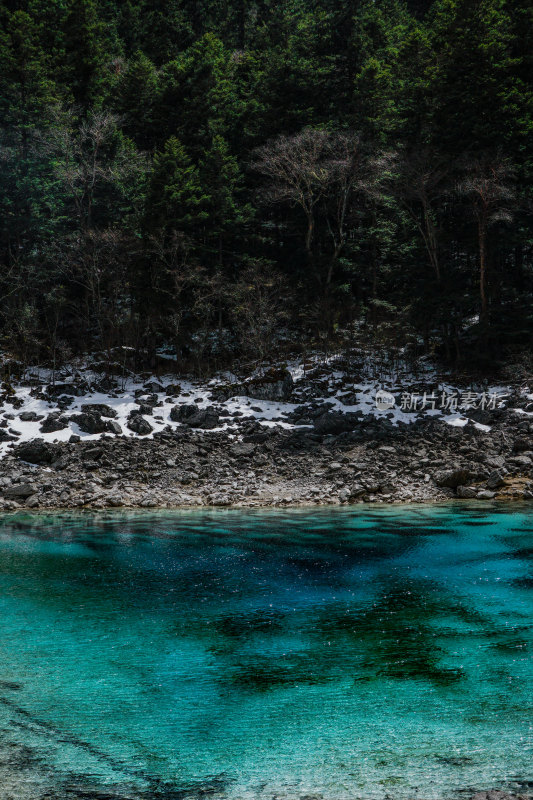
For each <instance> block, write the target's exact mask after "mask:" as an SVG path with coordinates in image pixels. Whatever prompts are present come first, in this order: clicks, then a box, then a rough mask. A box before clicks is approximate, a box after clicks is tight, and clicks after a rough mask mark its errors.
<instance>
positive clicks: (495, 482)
mask: <svg viewBox="0 0 533 800" xmlns="http://www.w3.org/2000/svg"><path fill="white" fill-rule="evenodd" d="M504 483H505V481H504V478H503V475H502V473H501V472H500V470H499V469H494V470H493V471H492V472H491V473H490V475H489V477H488V478H487V489H499V488H500V486H503V484H504Z"/></svg>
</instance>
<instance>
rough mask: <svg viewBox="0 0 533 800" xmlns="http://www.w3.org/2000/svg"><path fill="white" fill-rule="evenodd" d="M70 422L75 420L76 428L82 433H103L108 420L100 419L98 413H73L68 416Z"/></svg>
mask: <svg viewBox="0 0 533 800" xmlns="http://www.w3.org/2000/svg"><path fill="white" fill-rule="evenodd" d="M70 421H71V422H75V423H76V425H77V426H78V428H79V429H80V430H81V431H83V432H84V433H105V431H107V429H108V428H107V423H108V421H107V420H105V419H102V417H100V416H99V415H98V414H89V413H87V412H84V413H82V414H74V415H73V416H72V417H70Z"/></svg>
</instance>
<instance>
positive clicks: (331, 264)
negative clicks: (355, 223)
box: [252, 128, 375, 327]
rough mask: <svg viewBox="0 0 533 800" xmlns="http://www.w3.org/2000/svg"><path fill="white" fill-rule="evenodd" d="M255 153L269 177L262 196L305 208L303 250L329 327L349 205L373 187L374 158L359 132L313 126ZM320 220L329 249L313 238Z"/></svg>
mask: <svg viewBox="0 0 533 800" xmlns="http://www.w3.org/2000/svg"><path fill="white" fill-rule="evenodd" d="M254 155H255V160H254V162H253V164H252V166H253V168H254V169H255V170H256V171H257V172H260V173H261V174H263V175H264V176H265V177H266V178H267V179H268V184H267V186H266V189H265V190H264V192H263V193H262V199H263V200H264V201H266V202H270V203H276V204H278V203H279V204H287V205H288V206H292V207H295V208H299V209H301V211H303V214H304V218H305V228H304V232H303V233H304V235H303V240H304V247H305V252H306V254H307V259H308V263H309V267H310V269H311V271H312V273H313V275H314V276H315V279H316V281H317V283H318V284H319V286H320V289H321V294H322V302H323V309H324V315H325V317H326V319H325V321H326V323H327V325H328V327H329V326H330V324H331V314H330V293H331V285H332V281H333V278H334V274H335V268H336V266H337V265H338V263H339V259H340V256H341V254H342V252H343V250H344V248H345V245H346V242H347V238H348V234H349V231H348V223H349V220H350V218H351V212H352V211H353V207H354V205H355V204H356V202H357V200H359V201H361V200H363V198H364V197H365V196H366V195H368V194H369V193H370V192H371V191H372V190H373V188H374V187H375V169H374V166H375V162H372V161H371V160H370V159H368V158H367V157H366V156H365V154H364V152H363V148H362V145H361V141H360V138H359V136H358V135H357V134H355V133H345V132H332V131H327V130H320V129H314V128H304V129H303V130H302V131H300V132H299V133H297V134H294V135H293V136H279V137H278V138H277V139H274V140H273V141H271V142H269V143H267V144H266V145H264V146H263V147H260V148H258V149H257V150H256V151H255V154H254ZM319 224H320V229H321V230H325V231H326V239H327V240H329V247H328V246H326V244H325V242H324V241H320V242H318V241H317V240H318V235H317V229H318V228H319ZM319 245H322V247H320V246H319Z"/></svg>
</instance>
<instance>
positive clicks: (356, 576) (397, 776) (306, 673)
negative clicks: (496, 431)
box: [0, 504, 533, 800]
mask: <svg viewBox="0 0 533 800" xmlns="http://www.w3.org/2000/svg"><path fill="white" fill-rule="evenodd" d="M532 564H533V516H532V514H531V512H530V511H529V510H528V509H527V508H523V509H520V508H519V509H518V510H516V511H513V513H510V512H509V511H508V510H505V509H504V510H498V509H496V508H494V507H489V506H487V507H484V508H483V507H481V506H476V505H468V504H467V505H464V506H461V505H455V506H449V507H432V508H429V507H410V508H399V507H389V508H379V509H378V508H365V507H358V508H357V509H355V510H353V509H352V510H350V509H341V510H318V511H317V510H302V511H292V510H291V511H283V512H281V511H280V512H278V511H265V512H246V511H216V512H203V511H194V512H175V513H158V514H148V513H146V514H132V515H127V514H118V513H114V514H105V513H103V514H98V515H96V514H94V515H90V514H87V515H83V514H80V515H74V514H73V515H66V514H65V515H55V516H52V515H50V516H45V515H33V516H31V515H20V514H19V515H4V516H0V626H1V627H0V786H2V787H3V794H2V793H1V792H0V796H1V797H2V800H4V799H5V798H11V797H12V798H13V799H14V800H25V799H26V798H31V800H38V798H41V797H45V796H46V797H47V798H72V799H73V800H74V798H76V799H77V798H92V797H98V798H106V799H107V798H114V797H120V798H132V799H133V800H137V798H143V799H144V798H164V799H165V800H184V799H187V798H200V797H203V798H205V797H208V796H211V797H220V798H229V799H230V800H234V799H235V800H236V798H244V799H245V800H247V799H248V798H250V799H251V798H261V800H262V799H263V798H265V799H266V798H268V800H272V798H276V800H283V798H288V799H289V798H303V797H306V798H308V800H309V799H310V797H311V796H313V798H315V797H322V798H324V800H329V798H331V800H341V799H342V800H345V798H383V799H385V798H421V800H422V799H423V798H429V800H431V799H432V798H435V799H440V798H449V797H452V796H457V797H463V796H468V792H470V791H475V790H478V789H489V788H507V789H514V790H519V789H524V787H527V786H528V785H529V786H533V783H532V782H531V781H532V778H533V775H532V772H533V770H532V768H531V767H532V761H533V709H532V699H533V698H532V695H533V660H532V644H533V633H532V612H533V599H532V589H533V566H532ZM465 792H467V794H466V795H465Z"/></svg>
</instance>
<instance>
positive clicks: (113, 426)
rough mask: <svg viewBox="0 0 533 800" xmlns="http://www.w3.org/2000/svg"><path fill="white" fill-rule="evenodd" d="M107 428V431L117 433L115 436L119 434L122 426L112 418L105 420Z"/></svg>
mask: <svg viewBox="0 0 533 800" xmlns="http://www.w3.org/2000/svg"><path fill="white" fill-rule="evenodd" d="M107 430H108V431H109V433H115V434H117V436H120V434H121V433H122V428H121V427H120V425H119V424H118V422H117V421H116V420H114V419H108V420H107Z"/></svg>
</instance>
